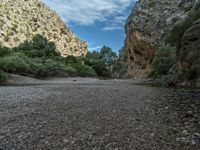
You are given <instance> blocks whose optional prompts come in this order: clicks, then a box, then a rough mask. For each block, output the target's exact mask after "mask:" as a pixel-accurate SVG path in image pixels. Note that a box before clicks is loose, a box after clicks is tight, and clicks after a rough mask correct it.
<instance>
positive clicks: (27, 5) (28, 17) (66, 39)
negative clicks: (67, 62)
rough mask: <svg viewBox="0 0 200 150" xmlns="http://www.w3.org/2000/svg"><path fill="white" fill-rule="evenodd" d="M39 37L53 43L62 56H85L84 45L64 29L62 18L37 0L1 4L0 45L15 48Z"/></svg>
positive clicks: (10, 0)
mask: <svg viewBox="0 0 200 150" xmlns="http://www.w3.org/2000/svg"><path fill="white" fill-rule="evenodd" d="M37 34H40V35H43V36H44V37H46V38H47V39H48V40H49V41H51V42H54V43H55V45H56V48H57V50H58V51H59V52H61V54H62V55H63V56H69V55H73V56H81V55H86V53H87V44H86V43H85V42H83V41H81V40H80V39H79V38H78V37H77V36H75V35H74V34H73V33H72V31H70V29H69V28H68V27H66V26H65V24H64V22H63V21H62V20H61V18H60V17H59V16H58V15H57V14H56V13H55V12H54V11H52V10H50V9H49V8H48V7H47V6H46V5H44V4H43V3H42V2H41V1H40V0H1V1H0V44H1V45H3V46H6V47H16V46H18V45H19V44H20V43H22V42H24V41H25V40H31V39H32V38H33V36H35V35H37Z"/></svg>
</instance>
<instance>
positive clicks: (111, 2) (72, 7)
mask: <svg viewBox="0 0 200 150" xmlns="http://www.w3.org/2000/svg"><path fill="white" fill-rule="evenodd" d="M133 1H134V0H43V2H44V3H46V4H47V5H48V6H49V7H50V8H52V9H54V10H55V11H56V12H57V13H58V14H59V15H60V16H61V17H62V19H63V20H65V21H66V22H67V23H76V24H79V25H93V24H95V23H96V22H101V23H105V24H106V27H105V28H104V29H103V30H113V29H121V28H122V27H123V26H122V23H123V24H124V21H125V20H126V17H125V16H127V15H128V14H126V12H125V11H126V9H127V8H128V7H129V6H130V5H131V4H132V2H133Z"/></svg>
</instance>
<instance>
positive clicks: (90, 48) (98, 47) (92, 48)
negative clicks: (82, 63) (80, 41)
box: [89, 45, 103, 51]
mask: <svg viewBox="0 0 200 150" xmlns="http://www.w3.org/2000/svg"><path fill="white" fill-rule="evenodd" d="M102 47H103V45H99V46H95V47H89V51H96V50H99V49H101V48H102Z"/></svg>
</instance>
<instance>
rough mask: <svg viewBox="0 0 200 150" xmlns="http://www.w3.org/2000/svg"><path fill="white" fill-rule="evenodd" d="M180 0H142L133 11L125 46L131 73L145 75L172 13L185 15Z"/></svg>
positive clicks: (168, 26) (129, 72) (129, 19)
mask: <svg viewBox="0 0 200 150" xmlns="http://www.w3.org/2000/svg"><path fill="white" fill-rule="evenodd" d="M179 5H180V1H174V0H162V1H161V0H140V1H138V2H137V4H136V6H135V7H134V9H133V11H132V12H131V14H130V16H129V18H128V20H127V22H126V25H125V31H126V40H125V48H124V51H125V52H126V55H127V58H126V63H127V66H128V74H130V75H132V76H134V77H146V76H147V75H148V73H149V71H150V63H151V61H152V59H153V58H154V54H155V50H156V49H157V48H158V47H159V46H161V44H162V36H163V34H164V33H165V32H167V31H168V30H169V28H170V25H169V24H170V19H169V18H170V17H172V14H176V16H182V15H183V14H181V12H180V11H179V10H178V9H177V8H178V7H179Z"/></svg>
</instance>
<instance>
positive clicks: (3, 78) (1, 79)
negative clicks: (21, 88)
mask: <svg viewBox="0 0 200 150" xmlns="http://www.w3.org/2000/svg"><path fill="white" fill-rule="evenodd" d="M7 79H8V76H7V75H6V74H5V73H4V72H3V71H1V70H0V83H1V82H4V81H6V80H7Z"/></svg>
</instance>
